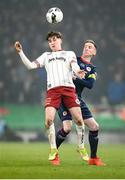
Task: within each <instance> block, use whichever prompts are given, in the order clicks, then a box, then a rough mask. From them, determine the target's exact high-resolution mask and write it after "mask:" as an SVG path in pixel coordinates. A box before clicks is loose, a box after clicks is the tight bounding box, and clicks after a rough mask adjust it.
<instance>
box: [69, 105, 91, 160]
mask: <svg viewBox="0 0 125 180" xmlns="http://www.w3.org/2000/svg"><path fill="white" fill-rule="evenodd" d="M69 111H70V113H71V114H72V116H73V117H74V119H75V122H76V130H77V138H78V149H77V151H78V152H79V153H80V156H81V157H82V159H83V160H85V161H88V160H89V156H88V154H87V151H86V149H85V147H84V134H85V132H84V131H85V127H84V122H83V119H82V113H81V109H80V108H79V107H73V108H70V109H69Z"/></svg>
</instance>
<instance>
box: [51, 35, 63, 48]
mask: <svg viewBox="0 0 125 180" xmlns="http://www.w3.org/2000/svg"><path fill="white" fill-rule="evenodd" d="M48 44H49V47H50V49H51V50H52V51H59V50H61V49H62V47H61V44H62V40H61V39H60V38H57V37H56V36H53V37H50V38H49V39H48Z"/></svg>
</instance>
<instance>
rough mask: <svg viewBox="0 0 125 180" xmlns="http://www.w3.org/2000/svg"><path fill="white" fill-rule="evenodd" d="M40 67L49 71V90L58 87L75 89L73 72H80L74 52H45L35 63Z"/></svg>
mask: <svg viewBox="0 0 125 180" xmlns="http://www.w3.org/2000/svg"><path fill="white" fill-rule="evenodd" d="M35 63H36V64H37V66H38V67H42V66H45V69H46V71H47V89H51V88H54V87H58V86H68V87H75V86H74V84H73V81H72V71H75V72H76V71H77V70H79V66H78V64H77V59H76V55H75V53H74V52H73V51H56V52H45V53H43V54H42V55H41V56H40V57H38V58H37V59H36V61H35Z"/></svg>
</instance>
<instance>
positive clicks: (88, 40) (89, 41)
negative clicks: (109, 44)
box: [84, 39, 97, 49]
mask: <svg viewBox="0 0 125 180" xmlns="http://www.w3.org/2000/svg"><path fill="white" fill-rule="evenodd" d="M86 43H92V44H93V45H94V46H95V48H96V49H97V45H96V43H95V41H93V40H92V39H87V40H86V41H85V42H84V44H86Z"/></svg>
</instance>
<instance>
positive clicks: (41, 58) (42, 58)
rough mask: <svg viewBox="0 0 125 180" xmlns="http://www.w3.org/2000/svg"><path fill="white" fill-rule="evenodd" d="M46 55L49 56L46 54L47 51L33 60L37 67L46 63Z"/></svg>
mask: <svg viewBox="0 0 125 180" xmlns="http://www.w3.org/2000/svg"><path fill="white" fill-rule="evenodd" d="M46 57H47V56H46V52H45V53H43V54H42V55H41V56H39V57H38V58H37V59H36V60H35V61H33V62H34V63H35V64H36V65H37V67H43V66H44V65H45V60H46Z"/></svg>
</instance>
